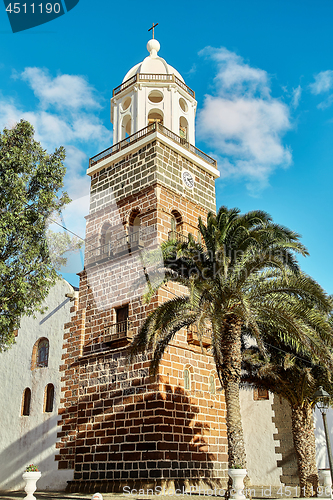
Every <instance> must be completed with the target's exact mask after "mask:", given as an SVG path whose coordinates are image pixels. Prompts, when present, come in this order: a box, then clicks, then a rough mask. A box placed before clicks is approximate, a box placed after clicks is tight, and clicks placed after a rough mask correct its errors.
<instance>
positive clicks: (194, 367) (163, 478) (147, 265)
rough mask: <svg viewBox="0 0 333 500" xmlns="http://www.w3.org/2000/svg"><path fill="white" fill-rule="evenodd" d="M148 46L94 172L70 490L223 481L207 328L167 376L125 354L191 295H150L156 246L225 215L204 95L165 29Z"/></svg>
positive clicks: (67, 362)
mask: <svg viewBox="0 0 333 500" xmlns="http://www.w3.org/2000/svg"><path fill="white" fill-rule="evenodd" d="M147 49H148V52H149V55H148V56H147V57H146V58H145V59H144V60H143V61H142V62H141V63H139V64H137V65H136V66H134V67H133V68H132V69H131V70H130V71H129V72H128V73H127V74H126V76H125V78H124V79H123V82H122V83H121V84H120V85H119V86H118V87H116V88H115V89H114V90H113V95H112V99H111V121H112V124H113V144H112V145H111V146H110V147H109V148H107V149H106V150H105V151H102V152H101V153H99V154H97V155H96V156H94V157H93V158H91V159H90V161H89V167H88V170H87V174H88V175H89V176H90V177H91V193H90V211H89V214H88V215H87V217H86V219H87V228H86V248H85V266H84V270H83V271H82V272H81V273H80V290H79V299H78V301H77V302H76V303H75V306H74V307H73V309H72V320H71V322H70V323H68V324H67V325H66V330H65V335H64V349H65V354H64V356H63V365H62V366H61V371H62V381H63V384H64V386H63V397H62V400H61V404H62V408H61V410H60V413H61V422H60V423H61V427H60V432H59V434H58V437H59V442H58V445H57V446H58V448H59V455H58V456H57V460H58V462H59V468H61V469H73V470H74V475H73V480H72V481H70V482H69V488H68V489H69V491H73V492H74V491H84V492H92V491H96V490H99V491H120V492H128V489H129V491H130V490H132V489H136V490H138V489H140V488H141V489H142V488H143V489H144V490H145V491H146V489H147V488H153V489H154V488H157V487H166V488H168V489H170V488H171V489H174V488H179V487H181V486H184V488H188V487H189V486H201V487H204V485H205V484H206V485H207V484H209V485H210V487H211V486H212V485H213V484H214V485H215V486H217V487H223V486H226V477H227V472H226V469H227V438H226V426H225V404H224V397H223V393H222V392H221V391H219V390H218V389H219V381H218V377H217V374H216V370H215V365H214V362H213V359H212V356H211V354H210V350H209V346H210V339H209V333H210V332H209V331H207V332H206V334H205V335H204V339H203V346H200V342H199V340H198V336H197V332H196V331H195V329H188V330H182V331H180V332H178V334H177V335H176V337H175V338H174V339H173V341H172V342H171V343H170V345H169V347H168V349H167V351H166V353H165V355H164V357H163V359H162V362H161V364H160V368H159V373H158V376H157V377H156V378H152V377H151V376H150V374H149V353H148V354H143V355H141V356H138V357H137V358H136V359H135V360H134V362H133V363H129V361H128V346H129V344H130V342H131V340H132V339H133V337H134V336H135V334H136V333H137V332H138V331H139V329H140V327H141V325H142V324H143V321H144V320H145V318H146V317H147V314H148V313H149V312H150V311H151V310H153V309H154V307H156V306H157V305H158V304H160V303H162V302H163V301H165V300H166V299H169V298H172V297H173V296H174V295H175V294H180V293H185V291H184V290H182V289H180V288H179V287H177V286H176V285H172V284H168V285H167V286H162V287H161V288H160V289H159V290H158V293H157V294H156V295H155V296H154V298H153V299H152V300H151V301H150V302H149V303H148V304H147V303H146V302H145V301H144V300H143V296H144V294H145V292H146V291H147V289H146V283H147V280H150V282H151V283H153V282H154V280H155V281H156V280H161V276H162V275H163V262H158V261H159V252H158V249H159V246H160V244H161V243H162V242H163V241H166V240H167V239H173V240H174V239H176V240H183V239H184V238H187V235H188V234H189V233H192V234H193V235H194V236H195V237H196V236H197V224H198V218H199V216H201V217H203V218H206V216H207V213H208V211H215V179H216V178H217V177H218V176H219V172H218V170H217V164H216V161H215V160H214V159H212V158H211V157H209V156H208V155H206V154H205V153H203V152H202V151H200V150H199V149H197V148H196V147H195V112H196V104H197V103H196V100H195V94H194V92H193V90H191V89H190V88H189V87H188V86H187V85H186V83H185V82H184V80H183V78H182V77H181V75H180V74H179V73H178V71H177V70H175V69H174V68H173V67H172V66H170V65H169V64H168V63H167V62H166V61H165V60H164V59H162V58H161V57H159V55H158V53H159V51H160V44H159V42H158V41H157V40H156V39H154V37H153V39H152V40H150V41H149V42H148V44H147ZM156 256H157V257H156ZM207 487H208V486H207ZM124 488H127V489H124ZM155 491H157V490H155ZM192 491H193V490H192Z"/></svg>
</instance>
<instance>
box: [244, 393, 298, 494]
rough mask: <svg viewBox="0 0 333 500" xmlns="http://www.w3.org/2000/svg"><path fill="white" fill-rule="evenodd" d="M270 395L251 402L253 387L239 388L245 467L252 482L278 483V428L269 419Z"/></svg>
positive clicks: (267, 484) (271, 397) (278, 484)
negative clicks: (275, 437) (276, 437)
mask: <svg viewBox="0 0 333 500" xmlns="http://www.w3.org/2000/svg"><path fill="white" fill-rule="evenodd" d="M273 398H274V396H273V394H271V393H269V399H267V400H260V401H254V400H253V389H249V390H245V389H243V390H241V391H240V405H241V415H242V423H243V432H244V442H245V451H246V459H247V469H248V472H249V476H250V478H251V483H252V485H260V486H280V485H281V480H280V477H281V475H282V469H281V467H278V466H277V461H278V460H281V459H282V455H281V453H276V451H275V448H276V447H277V446H278V445H279V442H277V441H276V440H274V434H277V429H276V427H275V424H274V422H273V420H272V418H273V417H274V412H273V410H272V404H273ZM290 431H291V430H290Z"/></svg>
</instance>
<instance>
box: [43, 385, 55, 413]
mask: <svg viewBox="0 0 333 500" xmlns="http://www.w3.org/2000/svg"><path fill="white" fill-rule="evenodd" d="M53 401H54V385H53V384H47V386H46V387H45V393H44V412H46V413H51V412H52V411H53Z"/></svg>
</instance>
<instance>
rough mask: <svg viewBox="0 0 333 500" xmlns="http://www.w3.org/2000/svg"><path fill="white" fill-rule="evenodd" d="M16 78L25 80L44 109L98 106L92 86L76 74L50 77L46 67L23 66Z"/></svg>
mask: <svg viewBox="0 0 333 500" xmlns="http://www.w3.org/2000/svg"><path fill="white" fill-rule="evenodd" d="M15 77H16V78H21V79H22V80H24V81H26V82H27V83H28V84H29V86H30V87H31V88H32V90H33V92H34V94H35V96H36V97H37V98H38V99H39V100H40V104H41V106H42V107H43V108H44V109H47V108H48V107H49V106H50V105H54V106H56V107H57V108H59V109H64V108H67V109H80V108H95V109H96V108H100V104H99V102H98V100H97V99H96V97H95V95H94V94H95V92H94V89H93V87H91V86H90V85H89V84H88V82H87V81H86V80H85V79H84V78H83V77H82V76H78V75H59V76H57V77H55V78H52V77H51V76H50V75H49V72H48V71H47V70H46V69H41V68H25V70H24V71H23V72H22V73H21V74H15Z"/></svg>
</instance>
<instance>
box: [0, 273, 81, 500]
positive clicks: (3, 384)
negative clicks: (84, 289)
mask: <svg viewBox="0 0 333 500" xmlns="http://www.w3.org/2000/svg"><path fill="white" fill-rule="evenodd" d="M72 291H73V289H72V287H71V286H70V285H69V284H68V283H67V282H66V281H64V280H59V281H58V283H57V284H56V285H55V286H54V287H53V288H52V289H51V291H50V293H49V295H48V297H47V299H46V301H45V303H46V304H47V306H48V310H47V311H46V312H45V313H44V314H43V315H42V314H40V313H37V314H36V319H34V318H33V317H29V318H28V317H25V318H23V319H22V322H21V328H20V329H19V331H18V336H17V338H16V344H15V345H14V346H13V347H12V348H11V349H9V350H8V351H6V352H4V353H1V354H0V361H1V362H0V401H1V407H0V436H1V439H0V464H1V467H0V491H6V490H19V489H23V486H24V482H23V481H22V473H23V472H24V469H25V467H26V466H27V465H29V464H31V463H34V464H36V465H38V466H39V469H40V470H41V472H42V476H41V478H40V479H39V481H38V489H44V490H55V489H64V488H65V487H66V484H67V481H68V480H71V479H72V476H73V471H68V470H64V471H62V470H58V467H57V462H56V461H55V455H56V454H57V453H59V450H56V447H55V443H56V441H57V431H58V430H59V428H58V427H57V421H58V420H59V418H60V417H58V408H59V403H60V394H61V384H60V376H59V365H60V364H61V357H62V344H63V329H64V323H67V322H69V321H70V307H71V305H72V304H73V303H71V302H70V299H69V298H66V297H65V294H66V293H70V292H72ZM41 337H46V338H47V339H48V340H49V360H48V366H47V367H42V368H35V369H33V370H32V369H31V361H32V350H33V346H34V344H35V342H36V341H38V339H40V338H41ZM50 383H52V384H53V385H54V389H55V392H54V406H53V411H52V412H49V413H46V412H44V411H43V409H44V391H45V387H46V386H47V384H50ZM26 387H29V388H30V389H31V404H30V415H29V416H22V415H21V411H22V395H23V391H24V389H25V388H26Z"/></svg>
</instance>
